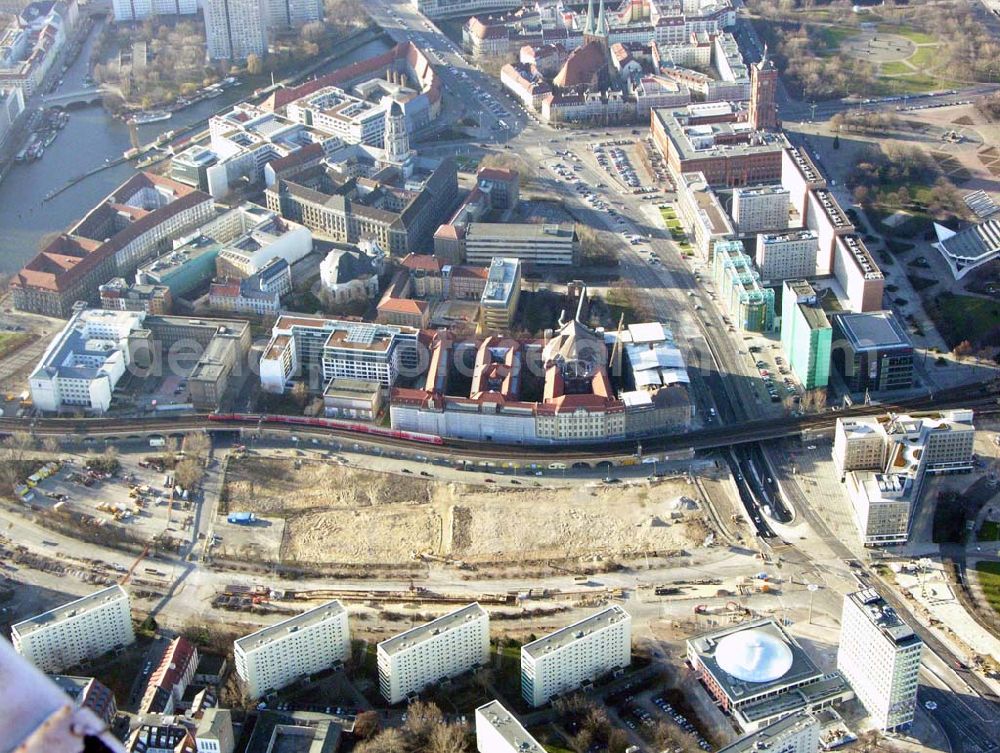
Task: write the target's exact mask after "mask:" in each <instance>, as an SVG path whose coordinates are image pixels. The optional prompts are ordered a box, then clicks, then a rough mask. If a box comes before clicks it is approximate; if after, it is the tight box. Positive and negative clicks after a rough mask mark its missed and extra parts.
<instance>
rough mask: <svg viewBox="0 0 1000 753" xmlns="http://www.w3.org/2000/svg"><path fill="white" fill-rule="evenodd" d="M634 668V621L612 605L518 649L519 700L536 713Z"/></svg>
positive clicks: (618, 607) (623, 611) (616, 606)
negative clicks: (558, 698) (586, 686)
mask: <svg viewBox="0 0 1000 753" xmlns="http://www.w3.org/2000/svg"><path fill="white" fill-rule="evenodd" d="M631 662H632V618H631V617H630V616H629V614H628V612H626V611H625V610H624V609H622V608H621V607H620V606H618V605H615V606H612V607H608V608H607V609H602V610H601V611H600V612H597V613H596V614H592V615H591V616H589V617H587V618H585V619H583V620H580V621H579V622H575V623H573V624H572V625H568V626H567V627H564V628H562V629H561V630H557V631H556V632H554V633H551V634H549V635H547V636H545V637H544V638H539V639H538V640H537V641H533V642H532V643H528V644H526V645H524V646H522V647H521V695H522V697H523V698H524V700H525V701H527V702H528V703H529V704H530V705H531V706H534V707H538V706H541V705H543V704H545V703H547V702H548V701H549V700H550V699H551V698H552V697H554V696H556V695H559V694H562V693H565V692H567V691H571V690H575V689H576V688H578V687H580V685H582V684H583V683H585V682H588V681H592V680H595V679H596V678H597V677H599V676H600V675H602V674H605V673H606V672H611V671H614V670H617V669H623V668H625V667H627V666H629V664H630V663H631Z"/></svg>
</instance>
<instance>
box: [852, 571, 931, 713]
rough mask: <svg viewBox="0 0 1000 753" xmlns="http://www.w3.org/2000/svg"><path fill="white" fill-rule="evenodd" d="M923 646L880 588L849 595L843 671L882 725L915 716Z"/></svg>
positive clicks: (866, 706) (867, 707) (856, 692)
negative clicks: (883, 596)
mask: <svg viewBox="0 0 1000 753" xmlns="http://www.w3.org/2000/svg"><path fill="white" fill-rule="evenodd" d="M923 646H924V644H923V641H921V640H920V638H919V637H918V636H917V635H916V634H915V633H914V632H913V629H912V628H910V626H909V625H907V624H906V623H905V622H903V621H902V620H901V619H900V618H899V615H897V614H896V612H895V610H893V608H892V607H890V606H889V605H888V604H887V603H886V602H885V600H884V599H882V597H881V596H879V595H878V592H877V591H875V589H873V588H869V589H865V590H864V591H858V592H856V593H851V594H847V595H846V596H845V597H844V610H843V613H842V615H841V619H840V647H839V649H838V650H837V669H839V670H840V671H841V672H842V673H843V674H844V677H846V678H847V681H848V682H849V683H850V684H851V687H852V688H854V693H855V695H856V696H857V698H858V700H859V701H861V703H862V704H864V707H865V709H867V710H868V714H869V715H870V716H871V719H872V721H873V722H874V723H875V725H877V726H878V727H879V728H880V729H883V730H889V729H894V728H896V727H898V726H899V725H901V724H906V723H908V722H910V721H912V720H913V712H914V708H915V707H916V702H917V675H918V674H919V672H920V654H921V651H922V650H923Z"/></svg>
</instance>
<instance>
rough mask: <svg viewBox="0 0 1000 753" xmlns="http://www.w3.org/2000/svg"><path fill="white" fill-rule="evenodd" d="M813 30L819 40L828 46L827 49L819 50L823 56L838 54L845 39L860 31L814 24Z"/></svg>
mask: <svg viewBox="0 0 1000 753" xmlns="http://www.w3.org/2000/svg"><path fill="white" fill-rule="evenodd" d="M812 31H813V34H814V36H815V37H816V38H817V41H819V42H820V44H822V45H823V46H824V47H826V49H825V50H823V51H818V52H819V54H820V55H821V56H826V57H829V56H830V55H836V54H837V50H838V48H839V47H840V45H841V44H842V43H843V41H844V40H845V39H849V38H850V37H853V36H855V35H856V34H857V33H858V30H857V29H844V28H840V27H836V26H814V27H813V28H812Z"/></svg>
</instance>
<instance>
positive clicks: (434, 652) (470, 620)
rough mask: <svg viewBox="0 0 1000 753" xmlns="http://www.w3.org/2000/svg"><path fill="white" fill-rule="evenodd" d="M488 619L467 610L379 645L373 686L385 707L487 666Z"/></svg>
mask: <svg viewBox="0 0 1000 753" xmlns="http://www.w3.org/2000/svg"><path fill="white" fill-rule="evenodd" d="M489 658H490V616H489V614H487V613H486V610H484V609H483V608H482V607H481V606H479V604H469V605H468V606H465V607H462V608H461V609H458V610H456V611H454V612H451V613H449V614H446V615H444V616H443V617H438V618H437V619H436V620H432V621H431V622H428V623H426V624H424V625H418V626H417V627H415V628H411V629H409V630H407V631H406V632H405V633H400V634H399V635H397V636H394V637H392V638H389V639H388V640H385V641H382V642H381V643H379V644H378V682H379V688H380V689H381V691H382V696H383V697H384V698H385V699H386V700H387V701H388V702H389V703H399V702H400V701H402V700H403V699H405V698H406V697H407V696H409V695H411V694H414V693H419V692H420V691H421V690H423V689H424V688H425V687H427V686H428V685H430V684H432V683H435V682H438V681H440V680H444V679H447V678H449V677H456V676H457V675H460V674H462V673H463V672H468V671H469V670H471V669H475V668H476V667H478V666H480V665H483V664H486V663H487V662H488V661H489Z"/></svg>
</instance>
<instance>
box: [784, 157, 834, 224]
mask: <svg viewBox="0 0 1000 753" xmlns="http://www.w3.org/2000/svg"><path fill="white" fill-rule="evenodd" d="M781 185H782V187H783V188H784V189H786V190H787V191H788V198H789V202H790V203H791V211H792V213H793V215H794V216H795V220H794V221H792V222H791V223H790V224H791V225H792V226H793V227H796V226H798V225H801V224H802V223H803V222H804V221H805V218H806V208H807V202H808V199H809V192H810V191H811V190H812V189H814V188H826V178H824V177H823V174H822V173H821V172H820V171H819V170H818V169H817V168H816V165H814V164H813V161H812V160H811V159H810V158H809V154H808V153H807V152H806V150H805V149H799V148H798V147H797V146H789V147H788V148H787V149H785V151H784V152H782V155H781Z"/></svg>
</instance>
